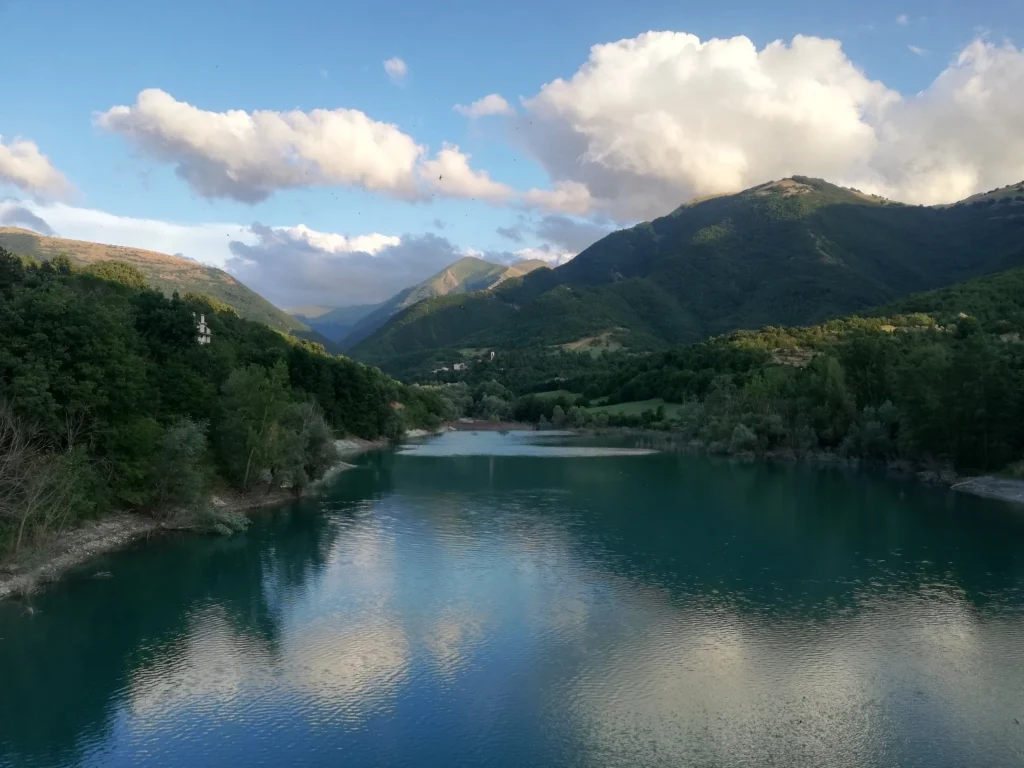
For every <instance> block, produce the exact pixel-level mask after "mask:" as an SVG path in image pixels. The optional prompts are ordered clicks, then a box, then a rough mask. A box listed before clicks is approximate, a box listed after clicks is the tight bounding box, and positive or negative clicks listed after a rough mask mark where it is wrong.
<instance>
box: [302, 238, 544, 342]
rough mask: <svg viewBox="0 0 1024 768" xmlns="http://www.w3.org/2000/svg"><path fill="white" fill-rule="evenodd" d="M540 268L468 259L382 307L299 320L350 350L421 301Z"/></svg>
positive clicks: (480, 287) (527, 263) (482, 286)
mask: <svg viewBox="0 0 1024 768" xmlns="http://www.w3.org/2000/svg"><path fill="white" fill-rule="evenodd" d="M541 267H547V264H545V263H544V262H543V261H539V260H537V259H531V260H529V261H521V262H519V263H517V264H512V265H506V264H494V263H492V262H489V261H485V260H483V259H478V258H476V257H473V256H466V257H464V258H461V259H459V260H458V261H456V262H455V263H453V264H449V265H448V266H447V267H445V268H444V269H443V270H441V271H440V272H438V273H437V274H436V275H432V276H431V277H428V278H427V279H426V280H424V281H423V282H421V283H418V284H416V285H413V286H411V287H409V288H406V289H405V290H403V291H400V292H399V293H397V294H395V295H394V296H392V297H391V298H390V299H388V300H387V301H383V302H381V303H380V304H371V305H361V306H355V307H340V308H339V309H335V310H332V311H330V312H326V313H324V314H321V315H319V316H317V317H311V316H308V315H307V316H301V317H299V319H301V321H302V322H304V323H306V324H308V325H309V326H310V327H311V328H314V329H315V330H317V331H319V332H320V333H322V334H323V335H324V336H327V337H328V338H330V339H335V340H337V341H339V342H340V343H341V344H342V345H343V346H344V347H346V348H349V347H352V346H354V345H355V344H358V343H359V342H360V341H362V340H363V339H365V338H367V337H368V336H370V335H371V334H372V333H373V332H374V331H376V330H377V329H378V328H380V327H381V326H382V325H384V324H385V323H386V322H387V321H388V320H389V319H390V318H391V317H392V316H393V315H394V314H396V313H397V312H400V311H402V310H403V309H405V308H407V307H411V306H412V305H413V304H416V303H418V302H420V301H424V300H426V299H431V298H436V297H438V296H451V295H457V294H468V293H472V292H474V291H482V290H485V289H488V288H493V287H495V286H498V285H501V284H502V283H504V282H505V281H507V280H512V279H515V278H518V277H522V276H523V275H527V274H529V273H530V272H533V271H534V270H537V269H540V268H541ZM297 317H298V316H297Z"/></svg>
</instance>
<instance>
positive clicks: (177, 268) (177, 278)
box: [0, 227, 308, 332]
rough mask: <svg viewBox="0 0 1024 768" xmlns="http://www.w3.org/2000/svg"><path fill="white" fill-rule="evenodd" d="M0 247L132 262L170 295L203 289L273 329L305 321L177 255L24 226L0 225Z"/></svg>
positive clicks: (83, 261)
mask: <svg viewBox="0 0 1024 768" xmlns="http://www.w3.org/2000/svg"><path fill="white" fill-rule="evenodd" d="M0 248H6V249H7V250H8V251H10V252H11V253H16V254H18V255H19V256H27V257H30V258H33V259H38V260H40V261H47V260H49V259H51V258H53V257H54V256H58V255H60V254H64V255H66V256H67V257H68V258H69V259H70V260H71V261H72V262H73V263H75V264H79V265H83V266H88V265H90V264H95V263H97V262H102V261H122V262H125V263H126V264H130V265H131V266H133V267H135V268H136V269H138V270H139V272H141V273H142V274H143V276H145V278H146V282H147V283H148V284H149V285H150V286H151V287H153V288H156V289H157V290H159V291H161V292H163V293H164V294H165V295H167V296H170V295H171V294H172V293H173V292H174V291H178V293H180V294H181V295H185V294H186V293H198V294H206V295H208V296H212V297H213V298H215V299H218V300H220V301H222V302H224V303H225V304H227V305H228V306H229V307H232V308H233V309H235V310H236V311H237V312H238V314H239V315H241V316H242V317H243V318H245V319H247V320H254V321H256V322H260V323H263V324H264V325H269V326H270V327H271V328H276V329H277V330H279V331H286V332H288V331H305V330H308V329H307V328H306V325H305V324H303V323H302V322H300V321H299V320H296V319H295V318H293V317H291V316H290V315H288V314H287V313H286V312H284V311H282V310H280V309H278V308H277V307H275V306H274V305H273V304H271V303H270V302H269V301H267V300H266V299H264V298H263V297H262V296H260V295H259V294H258V293H256V292H255V291H253V290H251V289H249V288H247V287H246V286H245V285H243V284H242V283H240V282H238V280H236V279H235V278H233V277H232V276H231V275H229V274H228V273H227V272H225V271H223V270H221V269H217V268H216V267H208V266H205V265H203V264H200V263H199V262H196V261H192V260H191V259H186V258H184V257H181V256H168V255H167V254H166V253H157V252H156V251H146V250H143V249H141V248H126V247H124V246H120V245H103V244H101V243H90V242H85V241H82V240H65V239H64V238H60V237H47V236H45V235H40V234H37V233H35V232H31V231H29V230H27V229H19V228H17V227H0Z"/></svg>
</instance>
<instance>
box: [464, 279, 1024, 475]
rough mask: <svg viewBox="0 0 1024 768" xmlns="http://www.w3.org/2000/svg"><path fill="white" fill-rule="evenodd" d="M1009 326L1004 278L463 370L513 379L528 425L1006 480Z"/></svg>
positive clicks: (1022, 413)
mask: <svg viewBox="0 0 1024 768" xmlns="http://www.w3.org/2000/svg"><path fill="white" fill-rule="evenodd" d="M1022 332H1024V269H1015V270H1009V271H1006V272H1002V273H998V274H996V275H992V276H988V277H984V278H980V279H977V280H972V281H970V282H967V283H963V284H959V285H955V286H952V287H949V288H946V289H942V290H938V291H932V292H928V293H923V294H918V295H915V296H911V297H909V298H907V299H905V300H903V301H901V302H899V303H896V304H893V305H890V306H888V307H885V308H882V309H878V310H872V311H871V312H869V313H868V314H865V315H858V316H851V317H846V318H840V319H837V320H832V321H829V322H826V323H822V324H820V325H815V326H809V327H798V328H780V327H768V328H764V329H762V330H759V331H739V332H735V333H732V334H729V335H727V336H722V337H718V338H714V339H710V340H708V341H705V342H703V343H699V344H693V345H690V346H685V347H680V348H677V349H674V350H671V351H667V352H658V353H652V354H643V355H635V354H634V355H631V354H626V353H606V352H603V353H601V354H600V355H598V356H596V357H594V358H592V359H591V358H589V357H588V356H574V355H570V354H567V353H564V352H556V353H554V354H550V355H547V356H544V355H543V354H542V353H537V354H536V357H537V359H538V362H537V364H536V365H534V364H532V358H531V357H530V356H529V355H528V354H526V353H515V358H514V361H513V359H512V357H511V356H502V355H499V356H498V357H497V359H496V361H495V362H494V363H480V364H477V365H475V366H470V368H469V370H468V371H467V372H466V374H464V376H465V378H466V379H468V380H469V381H471V382H474V383H473V385H472V386H471V387H470V389H471V390H473V391H476V392H482V391H483V390H484V389H485V388H488V387H489V388H490V389H491V390H493V391H494V393H495V394H500V389H499V387H500V388H504V390H505V391H515V390H514V388H513V386H512V382H516V383H518V384H521V385H522V386H523V389H520V390H519V391H518V392H516V394H518V395H519V397H518V398H508V397H506V403H507V407H508V408H509V409H511V414H512V418H514V419H516V420H519V421H529V422H533V423H537V424H540V425H542V426H544V425H547V424H551V425H553V426H571V427H599V428H600V427H607V426H622V427H648V428H654V429H662V430H666V431H671V432H674V433H676V435H677V436H678V437H680V438H682V439H683V440H689V441H693V442H694V444H695V445H700V446H703V447H704V448H706V449H708V450H711V451H713V452H721V453H772V454H776V455H804V454H810V453H818V452H829V453H835V454H839V455H843V456H849V457H856V458H862V459H868V460H875V461H894V460H897V461H913V462H923V463H929V464H938V465H947V466H951V467H954V468H956V469H957V470H960V471H963V472H988V471H1006V472H1009V473H1011V474H1012V473H1020V472H1021V464H1020V462H1021V459H1022V458H1024V429H1021V426H1020V425H1021V424H1022V423H1024V343H1022V340H1021V334H1022ZM541 358H543V359H541ZM559 366H560V367H559ZM556 369H557V370H556ZM487 377H492V378H493V382H491V383H488V382H487V380H486V379H487ZM456 386H462V385H456ZM543 390H547V391H543ZM511 400H514V402H512V401H511ZM503 418H507V415H506V416H503Z"/></svg>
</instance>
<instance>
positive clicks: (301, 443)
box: [0, 249, 445, 550]
mask: <svg viewBox="0 0 1024 768" xmlns="http://www.w3.org/2000/svg"><path fill="white" fill-rule="evenodd" d="M198 314H205V316H206V321H207V323H208V325H209V328H210V329H211V332H212V341H211V343H209V344H199V343H198V341H197V327H196V319H195V316H196V315H198ZM396 402H397V403H400V404H401V405H402V406H403V407H401V408H398V407H394V406H393V405H392V404H393V403H396ZM444 407H445V404H444V403H443V401H442V400H441V399H440V398H439V397H438V396H437V395H434V394H431V393H429V392H427V391H425V390H421V389H418V388H408V387H405V386H403V385H401V384H399V383H398V382H396V381H394V380H392V379H389V378H388V377H386V376H384V375H382V374H381V373H380V371H378V370H376V369H373V368H368V367H366V366H364V365H361V364H359V363H356V362H353V361H351V360H349V359H347V358H343V357H332V356H329V355H327V354H326V353H325V352H324V350H323V349H322V348H321V347H319V346H317V345H314V344H310V343H308V342H305V341H301V340H296V339H294V338H291V337H288V336H286V335H284V334H282V333H280V332H278V331H275V330H273V329H271V328H268V327H267V326H265V325H262V324H260V323H255V322H251V321H249V320H245V319H242V318H240V317H238V315H237V313H235V312H234V310H232V309H231V308H229V307H227V306H226V305H224V304H222V303H220V302H219V301H217V300H216V299H212V298H209V297H202V296H196V295H191V296H189V297H186V298H183V297H180V296H178V294H177V293H174V294H172V295H171V296H169V297H168V296H164V295H163V294H162V293H161V292H159V291H156V290H153V289H151V288H149V287H147V286H146V285H145V280H144V278H143V276H142V275H141V274H140V273H139V272H138V271H137V270H136V269H134V268H133V267H131V266H129V265H126V264H120V263H117V262H105V263H103V264H98V265H94V266H93V267H90V268H89V269H86V270H80V269H79V268H76V267H74V266H73V265H72V264H71V263H70V261H68V260H67V259H65V258H63V257H56V258H53V259H51V260H50V261H48V262H44V263H43V264H41V265H40V264H36V263H33V262H27V261H23V260H21V259H19V258H18V257H15V256H13V255H11V254H10V253H8V252H7V251H4V250H3V249H0V550H2V549H4V548H6V549H12V548H17V547H19V546H22V545H23V544H24V542H25V541H26V540H28V539H31V538H32V537H33V536H35V535H38V534H42V533H45V532H52V531H55V530H59V529H64V528H66V527H68V526H70V525H73V524H74V523H75V522H77V521H79V520H82V519H85V518H89V517H93V516H98V515H103V514H106V513H109V512H112V511H117V510H125V509H128V510H140V511H148V512H152V513H154V514H163V513H166V512H168V511H173V510H179V509H182V508H198V507H200V506H202V503H203V499H204V498H205V496H206V494H207V492H208V491H209V489H210V488H213V487H219V486H224V485H229V486H232V487H233V488H235V489H238V490H239V491H242V492H251V491H256V490H257V489H260V490H269V489H271V488H275V487H279V486H282V485H283V486H287V487H292V488H300V487H302V486H303V485H306V484H307V483H309V482H310V481H311V480H312V479H314V478H316V477H319V476H320V475H321V474H322V473H323V472H324V470H325V469H326V468H327V467H328V466H329V465H331V464H332V463H333V462H334V461H335V458H334V451H333V440H334V438H335V437H336V436H345V435H354V436H359V437H363V438H377V437H382V436H383V437H392V438H393V437H397V436H398V435H400V434H401V433H402V431H403V430H404V429H405V428H406V427H416V426H434V425H436V424H437V423H438V421H439V417H440V416H441V415H442V411H443V408H444Z"/></svg>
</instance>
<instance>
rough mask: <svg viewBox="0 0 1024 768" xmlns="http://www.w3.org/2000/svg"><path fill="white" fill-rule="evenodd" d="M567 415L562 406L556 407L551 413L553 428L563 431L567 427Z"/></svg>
mask: <svg viewBox="0 0 1024 768" xmlns="http://www.w3.org/2000/svg"><path fill="white" fill-rule="evenodd" d="M565 422H566V415H565V411H564V410H562V406H560V405H556V406H555V407H554V410H552V411H551V424H552V426H554V427H556V428H559V429H561V428H562V427H564V426H565Z"/></svg>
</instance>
